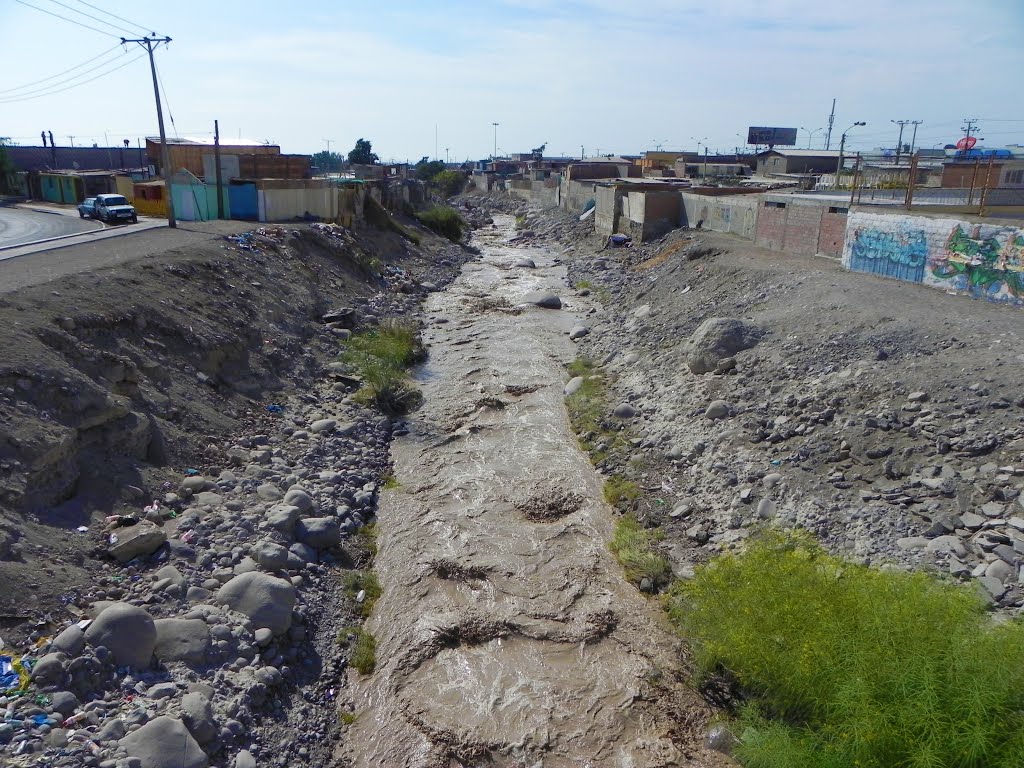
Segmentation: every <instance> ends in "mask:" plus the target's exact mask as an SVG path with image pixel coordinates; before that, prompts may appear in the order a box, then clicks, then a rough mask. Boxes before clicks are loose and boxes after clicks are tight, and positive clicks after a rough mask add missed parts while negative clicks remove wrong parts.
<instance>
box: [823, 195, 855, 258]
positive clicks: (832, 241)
mask: <svg viewBox="0 0 1024 768" xmlns="http://www.w3.org/2000/svg"><path fill="white" fill-rule="evenodd" d="M847 216H848V212H847V209H846V207H845V206H831V207H829V208H825V209H823V210H822V213H821V227H820V229H819V231H818V254H819V255H820V256H830V257H832V258H833V259H838V258H841V257H842V255H843V243H844V241H845V240H846V219H847Z"/></svg>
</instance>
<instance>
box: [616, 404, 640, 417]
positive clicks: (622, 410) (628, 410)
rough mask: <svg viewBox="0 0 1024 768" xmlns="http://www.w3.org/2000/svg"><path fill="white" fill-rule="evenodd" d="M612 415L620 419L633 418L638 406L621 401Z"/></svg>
mask: <svg viewBox="0 0 1024 768" xmlns="http://www.w3.org/2000/svg"><path fill="white" fill-rule="evenodd" d="M612 415H614V416H615V417H617V418H620V419H632V418H633V417H634V416H636V408H634V407H633V406H632V405H630V404H629V403H619V404H618V405H616V406H615V410H613V411H612Z"/></svg>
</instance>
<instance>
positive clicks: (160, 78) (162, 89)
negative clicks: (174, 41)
mask: <svg viewBox="0 0 1024 768" xmlns="http://www.w3.org/2000/svg"><path fill="white" fill-rule="evenodd" d="M166 48H167V44H166V43H165V44H164V49H166ZM153 68H154V69H155V70H156V79H157V82H158V83H160V92H161V93H163V95H164V103H165V104H166V105H167V116H168V117H169V118H171V130H173V131H174V137H175V138H176V139H177V138H181V137H180V136H178V126H176V125H175V124H174V111H173V110H172V109H171V100H170V98H168V96H167V89H166V88H165V87H164V78H163V76H162V75H161V74H160V67H158V66H156V62H155V61H154V62H153Z"/></svg>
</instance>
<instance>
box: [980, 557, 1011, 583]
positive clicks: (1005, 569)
mask: <svg viewBox="0 0 1024 768" xmlns="http://www.w3.org/2000/svg"><path fill="white" fill-rule="evenodd" d="M985 575H986V576H991V577H992V578H994V579H999V581H1000V582H1002V583H1003V584H1006V583H1008V582H1011V581H1013V580H1014V579H1015V578H1016V576H1017V569H1016V568H1014V567H1013V566H1012V565H1010V564H1009V563H1008V562H1006V561H1005V560H993V561H992V562H991V563H989V564H988V568H986V569H985Z"/></svg>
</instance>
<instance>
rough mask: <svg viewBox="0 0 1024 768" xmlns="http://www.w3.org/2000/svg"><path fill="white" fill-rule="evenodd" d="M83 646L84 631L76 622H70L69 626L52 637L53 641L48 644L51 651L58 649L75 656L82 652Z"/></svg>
mask: <svg viewBox="0 0 1024 768" xmlns="http://www.w3.org/2000/svg"><path fill="white" fill-rule="evenodd" d="M84 647H85V631H84V630H82V629H81V628H80V627H79V626H78V625H77V624H72V625H71V626H70V627H68V628H67V629H65V630H64V631H63V632H61V633H60V634H59V635H57V637H55V638H54V639H53V643H51V644H50V650H51V651H60V652H61V653H66V654H67V655H68V656H77V655H78V654H79V653H81V652H82V648H84Z"/></svg>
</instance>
